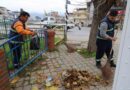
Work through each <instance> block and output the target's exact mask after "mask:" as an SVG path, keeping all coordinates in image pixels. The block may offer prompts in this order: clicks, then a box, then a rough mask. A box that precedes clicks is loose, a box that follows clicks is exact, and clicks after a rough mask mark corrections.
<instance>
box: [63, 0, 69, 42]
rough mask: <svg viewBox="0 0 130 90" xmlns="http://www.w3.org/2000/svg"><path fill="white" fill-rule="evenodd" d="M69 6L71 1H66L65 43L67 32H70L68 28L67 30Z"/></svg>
mask: <svg viewBox="0 0 130 90" xmlns="http://www.w3.org/2000/svg"><path fill="white" fill-rule="evenodd" d="M68 4H70V1H69V0H66V3H65V30H64V39H65V41H66V40H67V31H68V28H67V25H68V15H69V13H68Z"/></svg>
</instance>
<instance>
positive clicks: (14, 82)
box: [11, 77, 20, 84]
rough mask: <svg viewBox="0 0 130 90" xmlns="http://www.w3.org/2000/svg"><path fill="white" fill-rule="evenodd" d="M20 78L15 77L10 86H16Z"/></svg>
mask: <svg viewBox="0 0 130 90" xmlns="http://www.w3.org/2000/svg"><path fill="white" fill-rule="evenodd" d="M19 79H20V78H19V77H15V78H14V79H13V80H12V81H11V84H16V82H18V80H19Z"/></svg>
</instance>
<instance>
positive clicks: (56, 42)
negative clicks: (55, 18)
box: [55, 37, 62, 45]
mask: <svg viewBox="0 0 130 90" xmlns="http://www.w3.org/2000/svg"><path fill="white" fill-rule="evenodd" d="M61 40H62V39H61V38H60V37H55V45H56V44H58V43H59V42H60V41H61Z"/></svg>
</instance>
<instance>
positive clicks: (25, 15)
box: [19, 11, 30, 22]
mask: <svg viewBox="0 0 130 90" xmlns="http://www.w3.org/2000/svg"><path fill="white" fill-rule="evenodd" d="M29 17H30V14H29V13H28V12H25V11H22V12H21V13H20V15H19V18H20V20H22V22H26V21H27V20H28V18H29Z"/></svg>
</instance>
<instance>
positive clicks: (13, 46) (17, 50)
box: [9, 43, 22, 66]
mask: <svg viewBox="0 0 130 90" xmlns="http://www.w3.org/2000/svg"><path fill="white" fill-rule="evenodd" d="M9 46H10V50H11V53H13V64H14V66H17V65H19V64H20V58H21V50H22V45H21V43H9Z"/></svg>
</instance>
